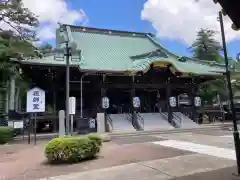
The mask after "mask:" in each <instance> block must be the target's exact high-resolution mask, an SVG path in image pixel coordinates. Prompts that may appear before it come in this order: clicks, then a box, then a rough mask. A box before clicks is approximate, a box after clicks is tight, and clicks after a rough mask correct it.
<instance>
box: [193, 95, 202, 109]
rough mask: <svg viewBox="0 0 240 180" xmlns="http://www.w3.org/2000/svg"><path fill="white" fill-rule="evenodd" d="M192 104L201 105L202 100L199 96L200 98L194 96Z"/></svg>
mask: <svg viewBox="0 0 240 180" xmlns="http://www.w3.org/2000/svg"><path fill="white" fill-rule="evenodd" d="M194 105H195V106H196V107H200V106H201V105H202V100H201V98H200V97H199V96H196V97H195V98H194Z"/></svg>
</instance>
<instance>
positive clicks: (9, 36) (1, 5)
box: [0, 0, 39, 88]
mask: <svg viewBox="0 0 240 180" xmlns="http://www.w3.org/2000/svg"><path fill="white" fill-rule="evenodd" d="M38 24H39V22H38V19H37V18H36V16H35V15H34V14H33V13H32V12H30V11H29V10H28V9H27V8H25V7H24V6H23V3H22V0H1V1H0V86H1V85H3V86H4V87H6V86H5V85H6V84H7V82H8V81H9V79H10V78H11V77H15V79H16V81H17V86H18V87H19V88H21V87H23V88H24V87H26V85H27V82H26V80H25V78H24V77H23V76H22V73H21V70H20V68H19V64H18V63H17V61H20V60H21V59H22V58H23V57H28V56H35V54H36V53H35V51H36V47H34V46H33V44H32V43H33V41H35V40H37V39H36V31H35V30H36V27H37V26H38ZM12 59H15V60H17V61H15V62H13V61H12Z"/></svg>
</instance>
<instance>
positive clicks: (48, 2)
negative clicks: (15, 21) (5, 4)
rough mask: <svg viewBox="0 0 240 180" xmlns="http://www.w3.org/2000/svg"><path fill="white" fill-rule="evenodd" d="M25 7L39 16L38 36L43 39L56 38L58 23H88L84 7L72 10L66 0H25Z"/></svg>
mask: <svg viewBox="0 0 240 180" xmlns="http://www.w3.org/2000/svg"><path fill="white" fill-rule="evenodd" d="M23 4H24V7H26V8H28V9H29V10H30V11H31V12H33V13H34V14H35V15H37V16H38V19H39V21H40V24H41V26H40V28H39V29H38V36H39V38H41V39H42V40H48V39H54V37H55V29H56V26H57V23H58V22H60V23H66V24H75V23H86V22H87V21H88V18H87V15H86V14H85V12H84V11H83V10H82V9H79V10H72V9H70V8H69V7H68V6H67V3H66V1H64V0H23Z"/></svg>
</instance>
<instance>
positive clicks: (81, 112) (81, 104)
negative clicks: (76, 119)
mask: <svg viewBox="0 0 240 180" xmlns="http://www.w3.org/2000/svg"><path fill="white" fill-rule="evenodd" d="M85 75H86V74H84V75H82V77H81V82H80V83H81V87H80V88H81V99H80V100H81V101H80V108H81V110H80V117H81V118H82V117H83V99H82V98H83V92H82V91H83V83H82V81H83V78H84V76H85Z"/></svg>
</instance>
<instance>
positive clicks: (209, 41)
mask: <svg viewBox="0 0 240 180" xmlns="http://www.w3.org/2000/svg"><path fill="white" fill-rule="evenodd" d="M215 35H216V32H215V31H212V30H209V29H201V30H200V31H198V32H197V38H196V40H195V42H194V43H193V44H192V46H191V47H190V48H189V49H190V50H191V52H192V53H193V57H194V58H197V59H201V60H208V61H217V62H219V61H222V60H223V58H222V56H221V55H220V52H221V51H222V47H221V45H220V43H219V42H218V41H217V40H216V39H215Z"/></svg>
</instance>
